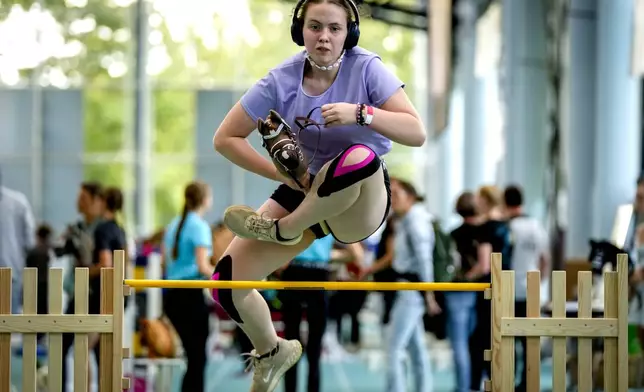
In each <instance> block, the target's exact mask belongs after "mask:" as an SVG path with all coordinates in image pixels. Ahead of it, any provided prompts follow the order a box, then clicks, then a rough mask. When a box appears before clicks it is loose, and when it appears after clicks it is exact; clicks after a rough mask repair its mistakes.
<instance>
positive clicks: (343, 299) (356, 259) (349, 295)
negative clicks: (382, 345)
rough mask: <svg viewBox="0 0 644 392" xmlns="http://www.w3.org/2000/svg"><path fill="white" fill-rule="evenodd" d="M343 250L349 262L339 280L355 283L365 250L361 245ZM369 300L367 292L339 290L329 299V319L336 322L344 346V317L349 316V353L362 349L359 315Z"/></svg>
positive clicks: (338, 338) (341, 271)
mask: <svg viewBox="0 0 644 392" xmlns="http://www.w3.org/2000/svg"><path fill="white" fill-rule="evenodd" d="M342 248H343V249H344V250H345V251H346V252H347V253H348V260H347V262H346V263H344V264H343V265H341V266H340V269H339V273H338V275H337V279H338V280H341V281H353V280H357V278H358V277H359V269H357V268H356V266H358V265H360V266H361V265H362V264H363V262H364V248H363V247H362V244H361V243H359V242H358V243H354V244H349V245H344V246H342ZM366 298H367V292H366V291H364V290H363V291H351V290H338V291H335V292H333V293H332V294H331V296H330V298H329V318H330V319H331V320H332V321H333V322H335V327H336V334H337V340H338V342H339V343H341V344H344V341H345V339H344V333H343V330H344V328H343V326H344V316H345V315H347V316H349V324H350V325H349V328H350V330H351V332H350V336H349V343H348V344H347V345H346V348H347V350H348V351H352V352H355V351H357V350H358V349H359V348H360V343H361V339H360V320H359V319H358V314H359V313H360V310H361V309H362V307H363V305H364V303H365V300H366Z"/></svg>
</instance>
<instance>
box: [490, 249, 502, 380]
mask: <svg viewBox="0 0 644 392" xmlns="http://www.w3.org/2000/svg"><path fill="white" fill-rule="evenodd" d="M501 266H502V264H501V254H500V253H492V260H491V266H490V268H491V273H492V363H491V368H492V369H491V370H492V374H491V375H490V378H491V380H490V381H491V384H492V391H494V392H501V391H502V390H503V389H502V388H503V382H502V379H501V377H502V375H503V372H504V371H505V370H504V369H503V357H502V356H501V339H502V338H501V318H502V317H503V316H502V315H503V313H502V306H503V304H502V302H501V300H502V296H503V290H502V283H501V270H502V268H501Z"/></svg>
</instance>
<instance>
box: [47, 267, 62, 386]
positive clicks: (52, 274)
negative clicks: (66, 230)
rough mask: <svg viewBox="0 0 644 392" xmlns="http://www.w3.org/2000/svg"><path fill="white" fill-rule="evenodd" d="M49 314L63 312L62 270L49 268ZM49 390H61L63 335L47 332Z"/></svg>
mask: <svg viewBox="0 0 644 392" xmlns="http://www.w3.org/2000/svg"><path fill="white" fill-rule="evenodd" d="M49 314H59V315H60V314H63V270H62V268H51V269H50V270H49ZM48 357H49V358H48V375H47V378H48V380H49V392H61V391H62V384H63V361H64V360H65V358H63V335H62V334H61V333H50V334H49V347H48Z"/></svg>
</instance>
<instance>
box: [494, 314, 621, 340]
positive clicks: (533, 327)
mask: <svg viewBox="0 0 644 392" xmlns="http://www.w3.org/2000/svg"><path fill="white" fill-rule="evenodd" d="M501 335H502V336H533V337H536V336H550V337H557V338H560V337H561V338H565V337H573V336H582V337H613V338H615V337H617V319H592V320H577V319H568V318H554V317H553V318H516V319H515V318H505V317H504V318H502V319H501Z"/></svg>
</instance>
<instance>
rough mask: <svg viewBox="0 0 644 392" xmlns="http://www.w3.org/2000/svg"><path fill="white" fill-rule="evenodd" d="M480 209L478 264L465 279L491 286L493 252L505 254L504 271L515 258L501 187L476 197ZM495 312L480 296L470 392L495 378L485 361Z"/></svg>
mask: <svg viewBox="0 0 644 392" xmlns="http://www.w3.org/2000/svg"><path fill="white" fill-rule="evenodd" d="M476 205H477V210H478V211H479V212H480V214H481V219H482V223H481V225H480V227H479V233H478V246H477V262H476V264H474V266H472V268H471V269H470V270H469V271H467V272H466V273H465V275H464V277H465V279H466V280H467V281H470V282H484V283H490V279H491V275H490V258H491V254H492V252H495V253H501V254H502V257H503V267H504V269H508V268H507V267H508V266H509V264H510V261H511V258H512V244H511V239H510V227H509V225H508V223H507V222H506V221H505V217H504V215H503V196H502V194H501V191H500V190H499V189H498V188H497V187H494V186H484V187H481V188H480V189H479V191H478V193H477V195H476ZM491 311H492V310H491V304H490V301H489V300H486V299H485V296H484V293H483V292H482V291H481V292H477V299H476V327H475V328H474V331H473V332H472V335H471V336H470V341H469V346H470V363H471V380H470V381H471V382H470V389H471V390H474V391H478V390H480V388H481V382H482V380H483V374H484V372H485V373H487V375H488V376H490V375H491V371H490V362H488V361H483V360H482V358H483V356H484V352H485V350H487V349H489V348H490V347H492V346H491V344H492V342H491V334H492V331H491Z"/></svg>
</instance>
